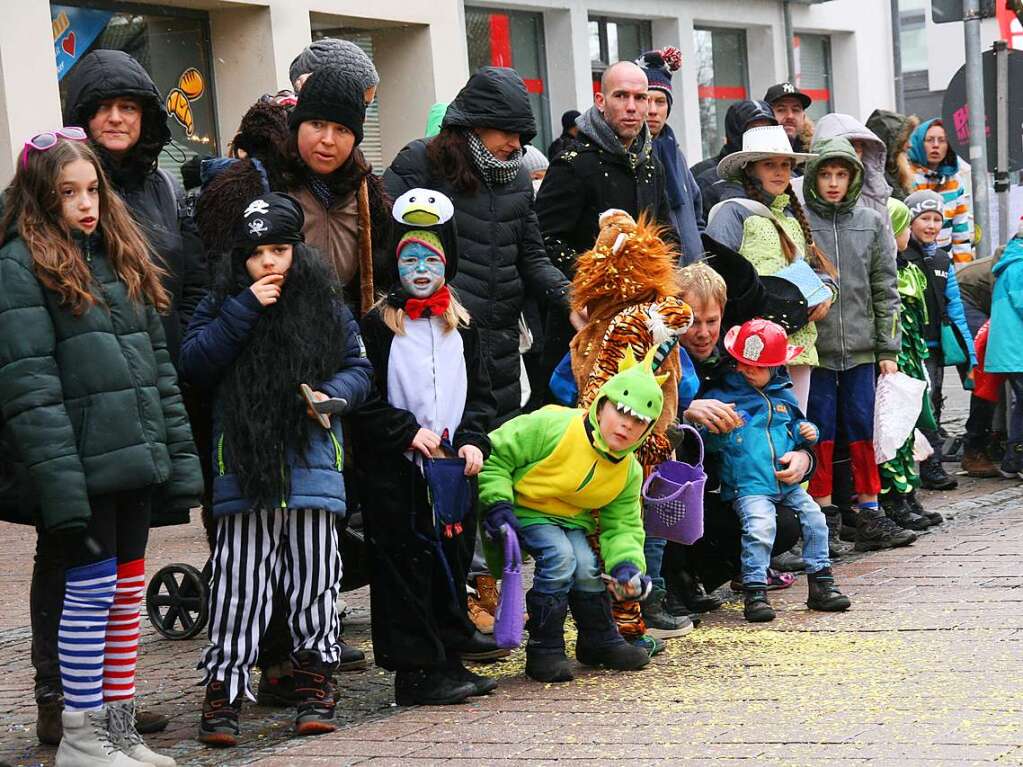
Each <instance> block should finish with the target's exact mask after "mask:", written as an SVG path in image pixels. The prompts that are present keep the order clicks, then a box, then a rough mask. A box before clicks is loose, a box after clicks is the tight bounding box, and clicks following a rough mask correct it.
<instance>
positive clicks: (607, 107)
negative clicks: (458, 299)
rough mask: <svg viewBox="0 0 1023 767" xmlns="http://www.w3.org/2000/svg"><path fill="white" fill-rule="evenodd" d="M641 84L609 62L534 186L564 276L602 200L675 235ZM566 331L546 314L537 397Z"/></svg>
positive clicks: (589, 242) (585, 244) (591, 237)
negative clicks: (570, 137) (570, 135)
mask: <svg viewBox="0 0 1023 767" xmlns="http://www.w3.org/2000/svg"><path fill="white" fill-rule="evenodd" d="M648 88H649V83H648V82H647V78H646V74H645V73H644V72H643V70H642V69H640V68H639V67H638V66H636V65H635V64H633V63H632V62H628V61H622V62H619V63H617V64H615V65H613V66H611V67H609V68H608V69H607V70H605V72H604V74H603V77H601V80H600V92H599V93H596V94H594V97H593V102H594V103H593V106H591V107H590V108H589V109H588V110H586V111H585V112H584V113H583V114H581V115H580V116H579V117H578V118H576V126H577V127H578V128H579V135H578V136H577V137H576V140H575V141H574V142H573V144H572V145H571V146H570V147H568V148H567V149H566V150H565V151H563V152H562V153H561V154H560V155H559V156H558V157H556V158H552V159H551V166H550V168H548V170H547V175H546V176H545V177H544V181H543V185H542V186H541V187H540V191H539V193H538V194H537V198H536V214H537V216H538V217H539V219H540V229H541V232H542V233H543V239H544V245H545V246H546V248H547V255H548V256H550V259H551V262H552V263H553V264H554V265H555V266H557V267H558V268H559V269H561V271H562V272H564V273H565V276H566V277H568V278H569V279H572V276H573V274H574V273H575V259H576V254H577V253H581V252H583V251H586V250H588V249H590V248H592V247H593V243H594V242H595V241H596V239H597V231H598V229H599V227H598V225H597V219H598V217H599V216H600V214H601V213H603V212H604V211H605V210H607V209H608V208H619V209H621V210H624V211H627V212H628V213H631V214H632V215H633V217H638V216H639V214H640V213H641V212H643V211H644V210H645V211H647V213H648V214H649V215H650V216H652V217H653V218H654V219H656V220H657V222H658V223H660V224H662V225H664V226H666V227H668V230H669V232H670V234H669V238H675V241H676V242H677V237H676V235H675V230H674V228H673V227H672V223H671V213H670V210H669V207H668V197H667V194H666V192H665V179H664V168H663V167H662V166H661V163H660V162H659V161H658V160H657V158H656V157H655V156H654V154H653V140H652V139H651V137H650V132H649V130H648V129H647V125H646V114H647V90H648ZM573 335H574V330H573V328H572V326H571V325H569V323H568V322H567V321H565V319H564V317H563V315H560V314H556V313H550V314H549V315H548V317H547V325H546V329H545V333H544V349H543V358H542V362H541V364H540V365H539V366H538V371H537V373H536V375H535V376H531V381H530V383H531V385H532V387H533V391H534V392H538V393H542V394H543V395H544V401H553V400H551V399H550V398H549V397H548V396H546V395H547V394H548V392H549V389H548V385H547V383H548V381H549V380H550V374H551V372H553V370H554V367H555V366H556V365H557V364H558V362H559V361H560V360H561V358H562V357H563V356H564V355H565V354H566V353H567V352H568V342H569V341H570V340H571V338H572V336H573ZM534 378H535V380H533V379H534Z"/></svg>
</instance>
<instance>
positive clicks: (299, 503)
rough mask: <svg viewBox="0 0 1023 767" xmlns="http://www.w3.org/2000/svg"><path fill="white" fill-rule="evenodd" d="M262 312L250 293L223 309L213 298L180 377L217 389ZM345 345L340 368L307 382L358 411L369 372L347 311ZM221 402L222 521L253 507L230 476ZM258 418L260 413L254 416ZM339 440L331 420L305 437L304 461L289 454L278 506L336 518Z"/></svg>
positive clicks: (190, 338)
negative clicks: (286, 481) (285, 487)
mask: <svg viewBox="0 0 1023 767" xmlns="http://www.w3.org/2000/svg"><path fill="white" fill-rule="evenodd" d="M261 311H262V306H261V305H260V303H259V300H258V299H257V298H256V297H255V295H254V294H253V293H252V291H251V290H243V291H241V292H240V293H239V294H238V295H236V296H229V297H228V298H226V299H225V300H224V302H223V303H222V304H220V305H219V306H218V305H217V301H216V299H215V298H214V297H213V296H212V295H210V296H208V297H207V298H206V299H205V300H204V301H203V302H202V303H201V304H199V308H198V309H196V311H195V316H194V317H193V319H192V324H191V325H189V327H188V333H187V334H186V335H185V340H184V342H183V343H182V345H181V372H182V376H183V377H184V378H185V379H186V380H188V381H189V382H191V383H194V384H196V385H197V386H201V387H203V388H205V389H215V388H216V386H217V383H218V382H219V381H220V379H221V378H222V377H223V375H224V373H225V372H226V371H227V369H228V368H229V367H230V366H231V364H232V362H233V361H234V360H235V359H236V358H237V356H238V354H239V352H240V351H241V349H242V347H244V345H245V342H246V340H247V339H248V336H249V333H251V332H252V329H253V327H255V324H256V322H257V321H258V320H259V317H260V313H261ZM343 313H344V322H345V336H344V339H339V342H343V343H344V345H345V360H344V365H343V366H342V368H341V369H340V370H339V371H338V372H337V374H336V375H334V377H333V378H331V379H330V380H329V381H323V382H309V385H310V386H312V387H313V388H314V389H315V390H317V391H322V392H323V393H324V394H326V395H328V396H330V397H340V398H343V399H346V400H348V405H349V407H350V408H351V409H353V410H354V409H357V408H358V407H359V406H361V405H362V404H363V403H364V402H365V401H366V400H367V399H368V398H369V395H370V390H371V387H372V375H373V372H372V370H373V369H372V367H371V366H370V364H369V360H368V359H366V355H365V354H364V353H363V351H362V342H361V340H360V338H359V326H358V324H357V323H356V322H355V318H354V317H353V316H352V313H351V312H350V311H349V310H348V309H347V308H345V309H344V310H343ZM222 407H223V403H222V402H221V401H220V397H219V395H214V405H213V470H214V472H215V477H214V479H213V515H214V516H223V515H227V514H238V513H243V512H247V511H251V510H252V508H253V503H252V501H251V500H249V499H248V498H246V497H245V495H244V494H243V493H242V489H241V484H240V482H239V480H238V475H237V474H235V473H234V472H233V471H231V470H230V468H229V467H230V466H231V465H232V461H231V443H230V440H228V439H226V438H225V434H224V431H223V425H222V423H221V412H222V411H221V409H222ZM253 417H256V418H258V417H259V415H258V413H257V414H253ZM343 440H344V437H343V435H342V433H341V420H340V419H339V418H332V419H331V427H330V429H320V428H317V429H314V430H312V431H311V432H310V439H309V447H308V448H307V450H306V452H305V455H304V456H298V455H295V454H294V453H291V452H289V454H288V455H287V462H288V469H289V476H290V483H289V488H290V495H289V497H288V498H282V499H281V505H282V506H286V507H287V508H290V509H325V510H327V511H329V512H332V513H334V514H341V515H344V514H346V513H347V509H348V506H347V503H346V500H345V483H344V478H343V476H342V470H343V468H344V447H343Z"/></svg>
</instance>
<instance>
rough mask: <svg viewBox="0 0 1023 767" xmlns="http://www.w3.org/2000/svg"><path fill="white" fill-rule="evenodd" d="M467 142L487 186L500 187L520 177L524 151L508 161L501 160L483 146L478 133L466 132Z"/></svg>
mask: <svg viewBox="0 0 1023 767" xmlns="http://www.w3.org/2000/svg"><path fill="white" fill-rule="evenodd" d="M465 138H466V141H467V142H468V144H469V153H470V154H471V155H472V161H473V163H474V164H475V165H476V168H477V169H478V170H479V172H480V173H482V174H483V180H484V181H485V182H486V183H487V186H500V185H501V184H508V183H511V181H512V180H514V178H515V177H516V176H517V175H518V173H519V169H520V168H521V167H522V150H521V149H520V150H518V151H517V152H515V154H513V155H512V156H511V158H510V159H508V160H499V159H497V158H496V157H494V155H492V154H491V153H490V150H489V149H487V147H486V146H485V145H484V144H483V142H482V141H481V140H480V137H479V136H477V135H476V131H474V130H471V129H470V130H467V131H466V132H465Z"/></svg>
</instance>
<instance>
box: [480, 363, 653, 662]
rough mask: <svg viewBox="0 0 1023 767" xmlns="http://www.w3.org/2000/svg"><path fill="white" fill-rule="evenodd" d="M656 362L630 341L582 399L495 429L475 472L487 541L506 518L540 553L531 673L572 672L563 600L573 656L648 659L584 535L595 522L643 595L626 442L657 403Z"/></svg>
mask: <svg viewBox="0 0 1023 767" xmlns="http://www.w3.org/2000/svg"><path fill="white" fill-rule="evenodd" d="M652 363H653V353H651V354H649V355H647V357H646V358H645V359H644V360H643V361H642V362H637V361H636V357H635V355H633V353H632V349H631V348H629V349H628V350H627V351H626V354H625V360H624V361H623V362H622V365H621V367H620V372H619V373H618V374H617V375H615V376H614V377H612V378H611V379H610V380H608V381H607V382H606V383H605V384H604V385H603V386H602V387H601V389H600V391H599V392H598V393H597V396H596V397H594V399H593V402H592V403H591V405H590V407H589V409H586V410H584V409H581V408H566V407H559V406H557V405H551V406H549V407H545V408H542V409H541V410H537V411H536V412H533V413H529V414H528V415H522V416H519V417H517V418H514V419H512V420H511V421H508V422H507V423H505V424H504V425H503V426H501V427H500V428H499V429H497V430H495V431H494V432H492V433H491V434H490V442H491V454H490V457H489V458H488V459H487V461H486V463H485V464H484V466H483V471H482V472H481V473H480V476H479V489H480V494H479V499H480V509H481V512H482V514H483V525H484V529H485V530H486V532H487V533H488V535H489V536H490V538H491V541H497V540H499V536H500V535H501V534H502V533H501V529H502V526H503V525H506V524H507V525H509V526H511V527H512V528H513V529H515V530H516V532H517V535H518V538H519V542H520V544H521V546H522V548H523V549H524V550H525V551H526V552H528V553H529V554H530V555H531V556H532V557H533V559H534V560H535V561H536V569H535V571H534V574H533V587H532V588H531V589H530V590H529V592H528V593H527V594H526V608H527V611H528V612H529V621H528V622H527V623H526V629H527V631H528V632H529V641H528V642H527V644H526V674H527V675H528V676H529V677H531V678H532V679H535V680H537V681H540V682H567V681H570V680H571V679H572V670H571V668H570V667H569V664H568V659H567V658H566V657H565V636H564V626H565V615H566V613H567V611H568V608H569V606H571V608H572V616H573V617H574V618H575V623H576V626H577V627H578V629H579V639H578V642H577V644H576V658H577V659H578V660H579V662H580V663H583V664H585V665H588V666H607V667H610V668H613V669H619V670H629V669H637V668H642V667H643V666H645V665H646V664H647V663H648V662H649V660H650V656H649V655H648V654H647V652H646V650H645V649H643V648H640V647H634V646H633V645H631V644H628V643H627V642H626V641H625V640H624V639H622V637H621V635H620V634H619V633H618V629H617V628H616V627H615V623H614V619H613V618H612V616H611V598H610V595H609V594H608V591H607V589H606V588H605V586H604V584H603V583H602V581H601V577H600V568H599V565H598V561H597V556H596V554H595V553H594V552H593V550H592V549H591V548H590V546H589V544H588V542H587V539H586V538H587V535H589V534H592V533H593V532H594V531H595V530H596V528H597V524H598V523H599V525H600V548H601V551H602V552H603V555H604V562H605V566H606V568H607V570H608V571H609V572H610V573H611V578H612V583H611V586H612V587H613V588H615V589H616V591H617V592H618V593H620V594H623V595H625V596H627V597H629V598H632V599H635V598H637V597H642V596H645V592H648V591H649V588H650V579H649V578H648V577H647V576H646V575H643V571H644V569H645V568H646V562H645V560H644V558H643V539H644V534H643V522H642V519H641V516H640V490H641V487H642V482H643V470H642V468H641V467H640V465H639V462H638V461H637V460H636V459H635V457H634V455H633V454H634V453H635V452H636V451H637V450H638V449H639V448H640V446H641V445H642V444H643V443H644V442H645V441H646V439H647V437H649V436H650V434H651V432H652V431H653V427H654V424H655V423H656V422H657V419H658V417H659V416H660V414H661V407H662V405H663V400H664V397H663V395H662V393H661V385H662V384H663V383H664V381H665V378H664V377H663V376H661V377H657V376H655V375H654V373H653V364H652ZM594 512H596V513H594ZM488 548H491V549H492V544H488ZM488 554H493V551H490V552H488ZM488 559H490V560H491V561H495V558H494V557H492V556H491V557H488Z"/></svg>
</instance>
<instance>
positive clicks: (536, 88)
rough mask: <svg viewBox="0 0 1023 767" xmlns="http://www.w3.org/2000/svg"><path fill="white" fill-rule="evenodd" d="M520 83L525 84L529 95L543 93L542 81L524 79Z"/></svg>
mask: <svg viewBox="0 0 1023 767" xmlns="http://www.w3.org/2000/svg"><path fill="white" fill-rule="evenodd" d="M522 81H523V82H524V83H525V84H526V90H527V91H529V92H530V93H543V80H540V79H539V78H536V79H530V78H528V77H524V78H523V79H522Z"/></svg>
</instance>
